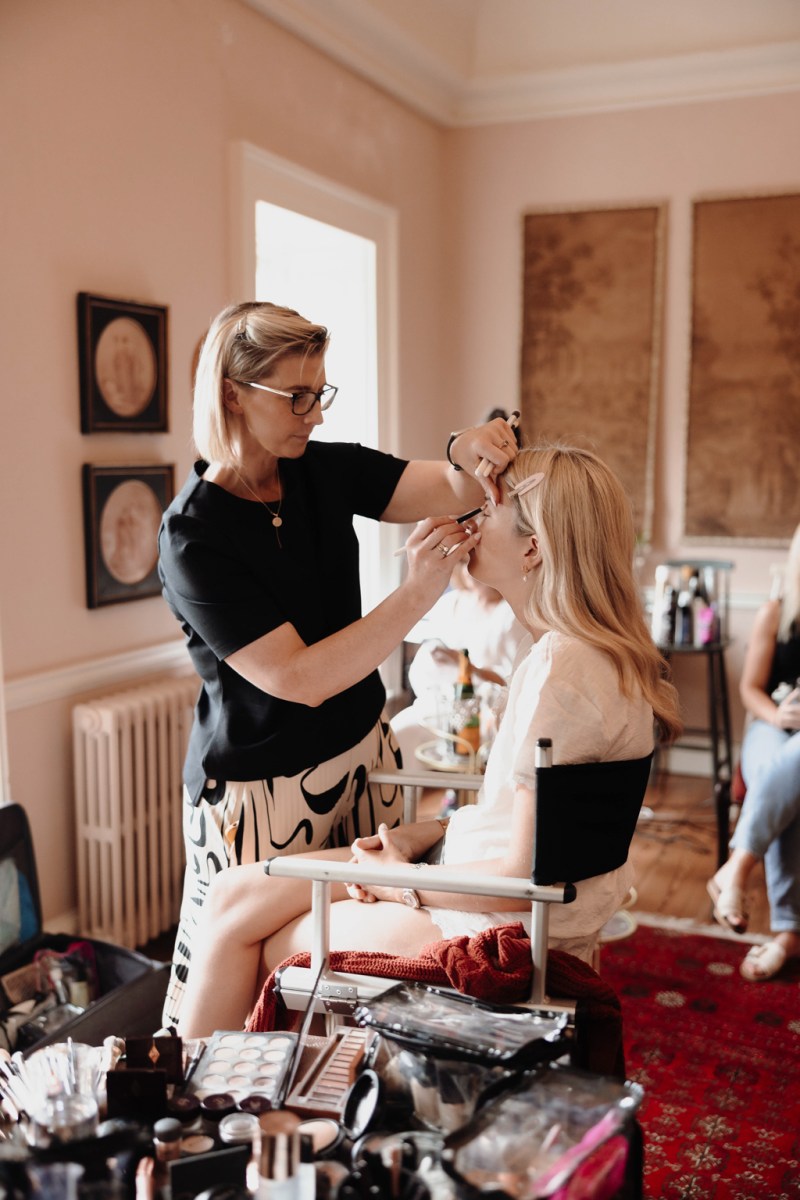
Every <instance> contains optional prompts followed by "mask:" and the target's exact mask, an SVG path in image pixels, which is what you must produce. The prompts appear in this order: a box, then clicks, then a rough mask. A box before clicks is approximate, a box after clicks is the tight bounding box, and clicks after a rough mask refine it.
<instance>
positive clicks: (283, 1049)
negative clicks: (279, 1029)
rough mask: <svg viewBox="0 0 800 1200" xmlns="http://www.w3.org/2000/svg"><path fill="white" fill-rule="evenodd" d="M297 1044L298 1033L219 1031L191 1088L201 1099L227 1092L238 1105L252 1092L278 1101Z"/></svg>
mask: <svg viewBox="0 0 800 1200" xmlns="http://www.w3.org/2000/svg"><path fill="white" fill-rule="evenodd" d="M296 1044H297V1034H294V1033H241V1032H236V1031H230V1030H221V1031H217V1032H216V1033H215V1034H214V1036H213V1037H212V1038H211V1039H210V1041H209V1043H208V1046H207V1048H206V1052H205V1055H204V1056H203V1061H202V1063H201V1064H200V1066H199V1067H198V1069H197V1071H196V1073H195V1075H194V1078H193V1079H192V1082H191V1085H190V1088H189V1091H190V1093H191V1094H192V1095H195V1096H198V1097H199V1099H200V1100H201V1101H202V1100H204V1099H205V1098H206V1097H208V1096H210V1095H214V1094H218V1093H226V1094H228V1095H231V1096H232V1097H233V1105H234V1107H235V1106H236V1104H238V1103H239V1101H240V1100H243V1099H244V1097H245V1096H252V1095H259V1096H265V1097H266V1098H267V1099H268V1100H270V1101H272V1102H273V1103H275V1102H276V1100H277V1097H278V1095H279V1092H280V1088H281V1084H282V1081H283V1079H284V1076H285V1074H286V1071H287V1069H288V1068H289V1066H290V1063H291V1061H292V1052H293V1051H294V1049H295V1047H296ZM223 1115H225V1114H223Z"/></svg>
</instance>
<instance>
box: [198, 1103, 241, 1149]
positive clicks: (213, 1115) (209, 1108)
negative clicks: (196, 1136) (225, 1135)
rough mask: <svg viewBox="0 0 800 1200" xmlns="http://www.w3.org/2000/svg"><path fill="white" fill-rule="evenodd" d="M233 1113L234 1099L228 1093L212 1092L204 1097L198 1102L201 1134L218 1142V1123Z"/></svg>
mask: <svg viewBox="0 0 800 1200" xmlns="http://www.w3.org/2000/svg"><path fill="white" fill-rule="evenodd" d="M235 1111H236V1099H235V1097H234V1096H232V1095H231V1093H230V1092H212V1093H211V1095H209V1096H204V1097H203V1099H202V1100H201V1101H200V1115H201V1118H202V1128H203V1132H204V1133H207V1134H208V1135H209V1136H210V1137H213V1138H214V1139H215V1140H218V1139H219V1125H220V1121H221V1120H222V1119H223V1117H228V1116H230V1114H231V1113H232V1112H235Z"/></svg>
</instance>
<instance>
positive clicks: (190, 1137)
mask: <svg viewBox="0 0 800 1200" xmlns="http://www.w3.org/2000/svg"><path fill="white" fill-rule="evenodd" d="M215 1145H216V1143H215V1141H214V1139H213V1137H211V1135H210V1134H208V1133H189V1134H187V1135H186V1137H184V1138H182V1139H181V1154H210V1153H211V1151H212V1150H213V1149H214V1146H215Z"/></svg>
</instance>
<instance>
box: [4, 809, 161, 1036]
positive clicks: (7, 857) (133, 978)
mask: <svg viewBox="0 0 800 1200" xmlns="http://www.w3.org/2000/svg"><path fill="white" fill-rule="evenodd" d="M73 947H75V949H74V950H73V949H72V948H73ZM68 951H70V953H67V952H68ZM62 956H66V957H62ZM32 964H37V970H36V971H34V970H33V969H32ZM76 964H77V965H76ZM48 966H50V967H52V968H53V973H54V974H55V975H56V976H58V978H59V987H60V989H61V994H60V997H59V998H57V999H56V1001H55V1003H50V1000H52V996H51V997H50V1000H48V999H47V998H45V999H42V996H43V994H44V993H43V992H42V990H41V988H37V986H36V980H37V977H41V976H42V972H45V973H46V972H47V968H48ZM82 973H83V975H84V976H85V978H83V979H81V978H80V976H81V974H82ZM46 978H48V979H50V978H52V976H51V974H49V973H47V974H46ZM168 979H169V964H168V963H161V962H156V961H155V960H153V959H151V958H148V957H147V956H146V955H144V954H140V953H138V952H137V951H135V950H128V949H126V948H124V947H122V946H115V945H112V944H111V943H110V942H104V941H100V940H98V939H97V938H82V937H81V936H80V935H79V934H76V935H71V934H66V933H45V932H44V930H43V929H42V910H41V901H40V896H39V882H38V877H37V872H36V856H35V853H34V849H33V842H32V839H31V831H30V825H29V823H28V818H27V815H26V813H25V810H24V809H23V808H22V807H21V805H19V804H7V805H2V806H0V1044H2V1045H4V1046H5V1047H6V1048H7V1049H8V1050H11V1051H14V1050H20V1051H22V1052H23V1053H24V1052H26V1051H27V1050H33V1049H38V1048H39V1047H41V1046H44V1045H48V1044H50V1043H53V1042H61V1041H64V1040H66V1039H67V1038H72V1039H73V1040H74V1041H76V1042H82V1043H84V1044H86V1045H90V1046H99V1045H102V1042H103V1040H104V1038H106V1037H110V1036H118V1037H137V1036H146V1035H149V1034H153V1033H155V1031H156V1030H157V1029H159V1028H160V1027H161V1010H162V1006H163V1002H164V996H165V994H166V989H167V981H168ZM84 1003H85V1004H86V1007H84ZM28 1010H30V1011H28Z"/></svg>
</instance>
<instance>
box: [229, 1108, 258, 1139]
mask: <svg viewBox="0 0 800 1200" xmlns="http://www.w3.org/2000/svg"><path fill="white" fill-rule="evenodd" d="M260 1134H261V1126H260V1125H259V1123H258V1117H256V1116H254V1115H253V1113H243V1112H233V1113H229V1114H228V1116H227V1117H223V1118H222V1120H221V1121H220V1123H219V1140H220V1141H221V1142H223V1143H224V1144H225V1145H228V1146H231V1145H233V1144H234V1143H236V1142H249V1143H250V1145H252V1144H253V1143H254V1142H257V1141H258V1139H259V1137H260Z"/></svg>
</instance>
